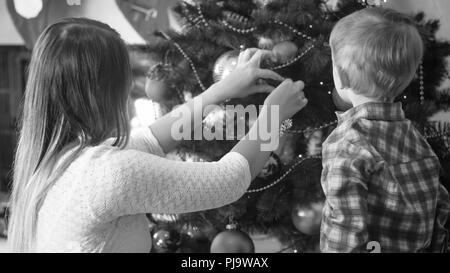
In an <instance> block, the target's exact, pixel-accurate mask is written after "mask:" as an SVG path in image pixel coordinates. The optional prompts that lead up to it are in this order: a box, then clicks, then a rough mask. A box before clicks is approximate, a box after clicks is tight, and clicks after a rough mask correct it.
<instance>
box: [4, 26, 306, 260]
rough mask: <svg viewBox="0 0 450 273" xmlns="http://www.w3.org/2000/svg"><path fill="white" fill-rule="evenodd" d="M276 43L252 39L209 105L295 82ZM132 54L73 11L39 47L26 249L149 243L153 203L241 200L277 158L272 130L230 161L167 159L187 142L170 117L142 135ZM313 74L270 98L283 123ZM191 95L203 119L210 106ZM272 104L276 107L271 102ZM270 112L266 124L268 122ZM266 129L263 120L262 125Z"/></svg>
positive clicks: (206, 96) (181, 206) (29, 109)
mask: <svg viewBox="0 0 450 273" xmlns="http://www.w3.org/2000/svg"><path fill="white" fill-rule="evenodd" d="M268 55H270V54H269V53H268V52H263V51H258V50H255V49H250V50H247V51H245V52H244V53H243V54H241V55H240V57H239V62H238V66H237V68H236V70H234V71H233V72H232V73H231V74H230V75H229V77H227V78H226V79H225V80H223V81H222V82H219V83H217V84H215V85H213V86H212V87H211V88H209V89H208V90H206V91H205V92H204V93H203V94H201V95H200V96H198V97H197V98H195V99H194V100H199V99H201V100H202V101H203V105H209V104H216V103H219V102H220V101H223V100H225V99H229V98H238V97H245V96H248V95H250V94H252V93H255V92H270V91H272V89H273V88H271V87H270V86H258V85H255V82H257V80H258V79H260V78H263V79H269V78H270V79H274V80H280V81H281V80H283V79H282V78H281V77H280V76H279V75H278V74H276V73H274V72H272V71H269V70H263V69H260V68H259V63H260V60H261V58H263V57H267V56H268ZM130 83H131V73H130V65H129V59H128V52H127V48H126V46H125V44H124V42H123V41H122V40H121V38H120V36H119V35H118V34H117V32H115V31H114V30H113V29H111V28H110V27H109V26H107V25H105V24H102V23H99V22H96V21H92V20H88V19H65V20H62V21H60V22H58V23H55V24H54V25H52V26H49V27H48V28H47V29H46V30H45V31H44V32H43V33H42V34H41V36H40V37H39V39H38V41H37V43H36V45H35V48H34V50H33V54H32V59H31V63H30V67H29V76H28V83H27V87H26V91H25V100H24V109H23V115H22V120H21V125H20V126H21V127H20V128H21V129H20V139H19V143H18V148H17V153H16V159H15V166H14V184H13V194H12V217H11V222H10V223H11V225H10V234H9V241H10V243H11V246H12V250H13V251H16V252H34V251H36V252H148V251H149V250H150V247H151V238H150V235H149V232H148V223H147V221H146V217H145V213H186V212H193V211H199V210H206V209H212V208H216V207H221V206H224V205H226V204H229V203H231V202H234V201H236V200H237V199H239V198H240V197H241V196H242V195H243V194H244V193H245V191H246V190H247V188H248V186H249V185H250V181H251V180H252V178H254V177H255V176H256V175H257V174H258V173H259V172H260V170H261V168H262V167H263V165H264V163H265V162H266V160H267V158H268V156H269V152H262V151H260V144H261V142H262V141H261V140H249V139H244V140H242V141H240V142H239V143H238V144H237V145H236V147H234V149H233V150H232V151H231V152H230V153H228V154H227V155H225V156H224V157H223V158H222V159H221V160H220V161H218V162H211V163H189V162H175V161H170V160H167V159H164V158H163V157H162V156H163V155H164V152H168V151H170V150H171V149H173V148H174V147H175V145H176V144H177V143H176V141H175V140H174V138H173V137H172V136H171V127H172V125H173V124H174V123H175V122H176V121H178V120H179V119H180V117H176V115H171V114H169V115H166V116H164V117H162V118H161V119H159V120H158V121H156V122H155V123H154V124H153V125H152V126H150V128H143V129H140V130H138V131H136V132H133V133H132V134H131V135H130V132H129V128H128V117H127V98H128V94H129V91H128V90H129V88H130ZM302 89H303V83H301V82H299V83H293V82H292V81H290V80H286V81H284V82H283V83H282V84H281V85H280V86H279V87H278V88H277V89H276V90H275V91H273V92H272V94H271V95H269V97H268V98H267V100H266V102H265V107H269V106H271V105H278V106H280V118H279V120H277V122H281V121H282V120H284V119H286V118H289V117H290V116H292V115H293V114H294V113H296V112H297V111H299V110H300V109H301V108H302V107H303V106H304V105H306V103H307V101H306V99H305V98H304V96H303V92H302ZM194 100H191V101H188V102H187V103H186V104H185V105H183V106H182V107H184V109H188V110H189V111H190V113H192V115H187V116H183V117H181V118H182V119H187V122H191V121H192V120H193V119H195V118H202V115H203V113H202V112H203V109H202V108H200V109H198V107H194ZM263 112H265V111H263ZM268 120H270V119H268V118H267V114H261V115H260V117H259V118H258V121H257V122H256V125H258V124H259V125H261V124H264V125H267V124H266V123H267V122H268ZM252 130H253V131H255V130H256V126H253V128H252V129H251V131H252Z"/></svg>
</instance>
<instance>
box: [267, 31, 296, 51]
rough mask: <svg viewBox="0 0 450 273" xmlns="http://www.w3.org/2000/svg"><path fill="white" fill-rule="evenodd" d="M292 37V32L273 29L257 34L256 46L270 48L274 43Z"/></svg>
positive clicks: (288, 39)
mask: <svg viewBox="0 0 450 273" xmlns="http://www.w3.org/2000/svg"><path fill="white" fill-rule="evenodd" d="M293 38H294V35H293V34H292V32H288V33H287V32H285V31H282V30H275V31H272V32H270V33H268V34H262V35H259V36H258V47H259V48H261V49H267V50H272V49H273V47H274V46H275V45H276V44H279V43H281V42H286V41H291V40H292V39H293Z"/></svg>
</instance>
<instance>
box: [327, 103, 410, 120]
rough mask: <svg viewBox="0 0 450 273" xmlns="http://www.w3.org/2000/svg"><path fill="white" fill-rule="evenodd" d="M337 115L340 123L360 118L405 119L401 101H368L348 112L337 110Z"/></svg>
mask: <svg viewBox="0 0 450 273" xmlns="http://www.w3.org/2000/svg"><path fill="white" fill-rule="evenodd" d="M336 115H337V118H338V122H339V123H342V122H344V121H347V120H355V119H359V118H364V119H369V120H385V121H401V120H404V119H405V113H404V112H403V109H402V103H401V102H396V103H386V102H368V103H364V104H361V105H358V106H356V107H353V108H351V109H350V110H348V111H346V112H336Z"/></svg>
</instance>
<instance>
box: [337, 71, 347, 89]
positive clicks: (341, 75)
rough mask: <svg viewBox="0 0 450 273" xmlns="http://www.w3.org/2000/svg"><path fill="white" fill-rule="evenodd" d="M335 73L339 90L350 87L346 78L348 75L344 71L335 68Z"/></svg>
mask: <svg viewBox="0 0 450 273" xmlns="http://www.w3.org/2000/svg"><path fill="white" fill-rule="evenodd" d="M336 70H337V73H338V75H339V79H340V80H341V85H342V86H340V89H345V88H349V87H350V79H349V78H348V74H347V72H346V71H344V69H342V68H341V67H340V66H336Z"/></svg>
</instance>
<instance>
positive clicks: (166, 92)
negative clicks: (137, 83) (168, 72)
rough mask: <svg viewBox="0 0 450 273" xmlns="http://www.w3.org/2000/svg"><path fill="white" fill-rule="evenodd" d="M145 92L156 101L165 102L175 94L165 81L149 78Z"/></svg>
mask: <svg viewBox="0 0 450 273" xmlns="http://www.w3.org/2000/svg"><path fill="white" fill-rule="evenodd" d="M145 94H146V95H147V97H148V98H149V99H150V100H152V101H155V102H164V101H167V100H170V99H171V97H172V96H173V94H172V91H171V89H170V87H169V86H168V85H167V84H166V83H165V82H163V81H161V80H153V79H147V81H146V82H145Z"/></svg>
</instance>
